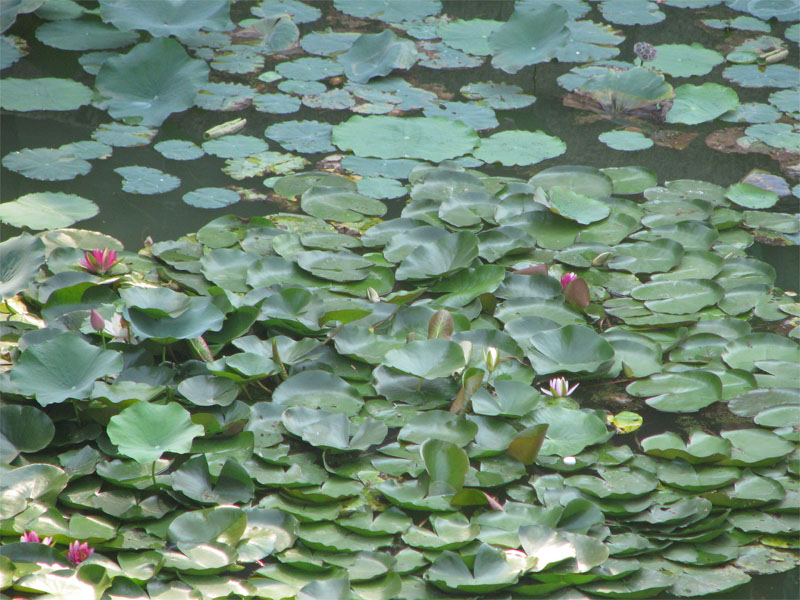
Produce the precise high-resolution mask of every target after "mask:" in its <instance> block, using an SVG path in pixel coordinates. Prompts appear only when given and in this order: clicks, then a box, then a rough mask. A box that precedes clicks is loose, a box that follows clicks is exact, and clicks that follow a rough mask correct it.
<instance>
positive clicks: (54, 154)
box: [3, 148, 92, 181]
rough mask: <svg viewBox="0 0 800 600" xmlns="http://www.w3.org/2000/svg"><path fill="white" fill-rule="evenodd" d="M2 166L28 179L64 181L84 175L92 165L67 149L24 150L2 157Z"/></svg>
mask: <svg viewBox="0 0 800 600" xmlns="http://www.w3.org/2000/svg"><path fill="white" fill-rule="evenodd" d="M3 166H4V167H5V168H7V169H9V170H11V171H14V172H16V173H19V174H20V175H24V176H25V177H28V178H30V179H39V180H43V181H66V180H68V179H74V178H75V177H77V176H78V175H86V174H87V173H88V172H89V171H90V170H91V168H92V165H91V164H90V163H89V162H87V161H85V160H83V159H82V158H79V157H77V156H75V155H74V154H73V153H72V152H70V151H69V150H68V149H61V148H58V149H54V148H24V149H22V150H18V151H17V152H11V153H9V154H6V155H5V156H4V157H3Z"/></svg>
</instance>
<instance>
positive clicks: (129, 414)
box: [108, 402, 204, 463]
mask: <svg viewBox="0 0 800 600" xmlns="http://www.w3.org/2000/svg"><path fill="white" fill-rule="evenodd" d="M203 432H204V430H203V428H202V427H201V426H199V425H194V424H193V423H192V422H191V421H190V419H189V412H188V411H187V410H186V409H185V408H183V407H181V406H180V404H177V403H176V402H170V403H168V404H164V405H157V404H148V403H146V402H137V403H135V404H133V405H132V406H130V407H128V408H126V409H125V410H123V411H122V412H121V413H120V414H118V415H116V416H114V417H112V418H111V420H110V421H109V424H108V437H109V439H110V440H111V442H112V443H113V444H115V445H116V446H118V447H119V450H120V452H122V453H123V454H125V455H126V456H130V457H131V458H133V459H134V460H136V461H137V462H139V463H150V462H153V461H155V460H158V459H159V458H160V457H161V455H162V454H163V453H164V452H179V453H180V452H188V451H189V450H190V449H191V446H192V440H193V439H194V438H195V437H197V436H198V435H202V434H203Z"/></svg>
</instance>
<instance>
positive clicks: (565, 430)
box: [523, 406, 611, 456]
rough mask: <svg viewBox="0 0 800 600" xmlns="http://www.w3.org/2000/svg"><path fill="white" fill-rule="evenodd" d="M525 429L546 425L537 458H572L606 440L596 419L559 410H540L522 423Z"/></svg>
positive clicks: (590, 415)
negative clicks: (527, 426) (545, 433)
mask: <svg viewBox="0 0 800 600" xmlns="http://www.w3.org/2000/svg"><path fill="white" fill-rule="evenodd" d="M523 422H524V424H525V425H539V424H545V423H546V424H547V425H548V428H547V435H546V436H545V439H544V443H543V444H542V447H541V449H540V450H539V455H540V456H550V455H556V456H574V455H575V454H580V453H581V452H582V451H583V449H584V448H586V447H587V446H591V445H593V444H597V443H600V442H603V441H605V440H606V439H608V438H609V437H610V435H611V434H610V433H609V432H608V430H607V429H606V424H605V422H604V421H603V420H601V419H600V418H599V417H598V416H597V415H595V414H594V413H590V412H584V411H582V410H574V409H571V408H564V407H563V406H542V407H539V408H537V409H536V410H535V411H534V412H532V413H531V414H530V415H528V416H527V417H525V418H524V419H523Z"/></svg>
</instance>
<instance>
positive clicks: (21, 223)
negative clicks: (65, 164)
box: [0, 192, 98, 229]
mask: <svg viewBox="0 0 800 600" xmlns="http://www.w3.org/2000/svg"><path fill="white" fill-rule="evenodd" d="M97 212H98V208H97V205H96V204H95V203H94V202H92V201H91V200H87V199H86V198H81V197H80V196H76V195H74V194H63V193H61V192H36V193H33V194H25V195H24V196H20V197H19V198H17V199H16V200H12V201H11V202H3V203H2V204H0V221H4V222H6V223H8V224H9V225H13V226H14V227H29V228H31V229H58V228H59V227H69V226H70V225H72V224H73V223H75V222H76V221H81V220H83V219H90V218H91V217H93V216H95V215H96V214H97Z"/></svg>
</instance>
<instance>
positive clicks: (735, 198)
mask: <svg viewBox="0 0 800 600" xmlns="http://www.w3.org/2000/svg"><path fill="white" fill-rule="evenodd" d="M725 197H726V198H728V199H729V200H730V201H731V202H733V203H735V204H738V205H739V206H744V207H745V208H772V207H773V206H775V205H776V204H777V203H778V200H779V198H778V194H776V193H775V192H772V191H770V190H765V189H762V188H760V187H757V186H755V185H753V184H750V183H735V184H733V185H731V186H728V189H727V190H726V191H725Z"/></svg>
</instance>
